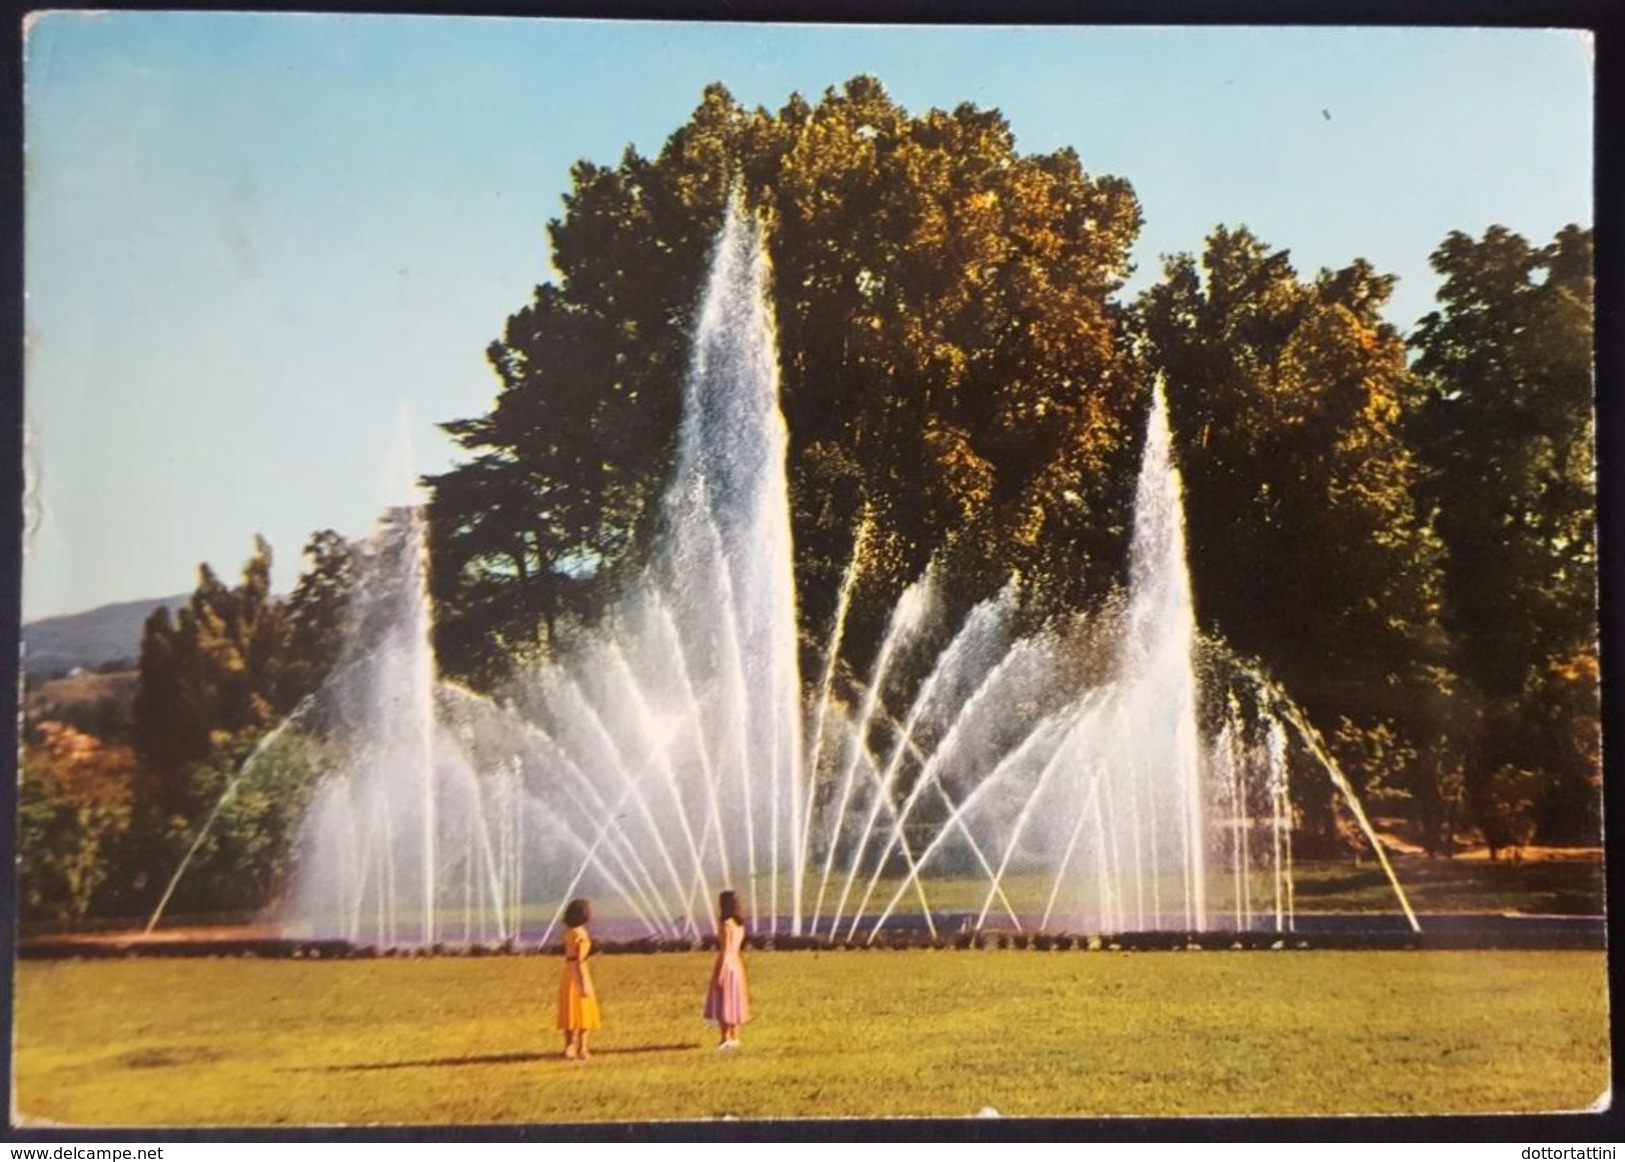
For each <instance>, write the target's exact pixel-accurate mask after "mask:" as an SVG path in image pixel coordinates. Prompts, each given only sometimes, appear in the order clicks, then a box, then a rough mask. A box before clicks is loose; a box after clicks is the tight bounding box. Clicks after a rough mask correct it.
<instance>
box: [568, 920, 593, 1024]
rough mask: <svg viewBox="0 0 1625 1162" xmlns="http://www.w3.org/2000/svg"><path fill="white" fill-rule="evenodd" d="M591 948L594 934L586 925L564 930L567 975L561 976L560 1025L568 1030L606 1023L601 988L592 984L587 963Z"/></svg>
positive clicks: (590, 970)
mask: <svg viewBox="0 0 1625 1162" xmlns="http://www.w3.org/2000/svg"><path fill="white" fill-rule="evenodd" d="M591 952H592V937H591V936H589V935H588V934H587V929H586V927H585V926H582V927H580V928H571V929H570V930H569V931H567V932H565V934H564V975H563V976H562V977H560V978H559V1028H560V1029H561V1030H563V1031H564V1032H566V1033H568V1032H571V1031H572V1030H575V1029H596V1028H598V1027H599V1026H600V1025H602V1024H603V1020H602V1018H601V1017H599V1015H598V990H597V989H595V988H593V985H592V969H591V968H589V967H588V966H587V956H588V955H589V954H590V953H591Z"/></svg>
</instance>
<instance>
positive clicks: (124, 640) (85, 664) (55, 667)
mask: <svg viewBox="0 0 1625 1162" xmlns="http://www.w3.org/2000/svg"><path fill="white" fill-rule="evenodd" d="M188 599H189V598H188V595H186V594H182V595H181V596H179V597H152V598H148V599H147V600H145V601H123V602H120V603H118V604H117V605H103V606H101V607H100V608H99V609H89V610H86V611H85V612H84V613H67V614H63V615H62V616H60V617H42V618H40V619H39V620H38V621H30V622H27V623H25V624H24V625H23V629H22V643H23V672H24V674H26V675H27V676H28V678H29V679H30V680H33V681H39V680H42V679H45V678H51V677H56V676H58V675H61V674H66V673H68V672H70V671H72V670H76V669H81V668H82V669H87V670H88V669H94V668H95V667H97V666H102V665H106V664H107V663H109V662H130V663H132V664H133V663H134V661H135V660H136V658H137V657H138V656H139V655H140V653H141V628H142V626H144V625H145V624H146V621H147V618H148V617H149V616H151V614H152V611H153V610H154V609H156V608H158V606H160V605H166V606H168V607H169V608H170V609H175V608H177V607H178V606H181V605H184V604H186V602H187V600H188Z"/></svg>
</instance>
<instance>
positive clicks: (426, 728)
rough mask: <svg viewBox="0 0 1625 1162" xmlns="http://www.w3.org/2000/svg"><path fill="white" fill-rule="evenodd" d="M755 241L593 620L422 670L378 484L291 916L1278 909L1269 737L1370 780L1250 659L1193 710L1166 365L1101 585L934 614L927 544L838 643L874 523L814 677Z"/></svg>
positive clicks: (1283, 920) (1130, 915) (318, 708)
mask: <svg viewBox="0 0 1625 1162" xmlns="http://www.w3.org/2000/svg"><path fill="white" fill-rule="evenodd" d="M768 273H769V271H768V260H767V257H766V254H765V252H764V248H763V243H762V240H761V237H760V234H759V231H758V229H757V227H756V225H755V224H754V223H753V222H752V221H751V219H750V217H749V216H748V215H747V214H746V213H745V212H744V211H743V210H742V208H741V207H740V206H739V204H738V203H737V200H736V201H735V204H734V205H733V206H732V207H731V208H730V210H729V212H728V214H727V218H726V221H725V223H724V225H723V228H722V230H721V233H720V235H719V238H718V241H717V244H716V248H715V251H714V254H713V257H712V263H711V269H710V273H709V277H708V280H707V284H706V289H705V292H704V298H703V301H702V304H701V310H700V312H699V316H698V322H697V325H696V331H695V339H694V350H693V354H692V361H691V367H690V372H689V376H688V380H687V387H686V395H685V407H684V418H683V422H682V428H681V431H680V436H679V443H678V455H677V463H676V467H675V472H674V475H673V478H672V482H671V484H670V488H669V491H668V493H667V496H666V500H665V507H664V510H663V527H662V532H661V537H660V549H659V551H658V553H657V554H656V556H655V559H654V560H653V561H652V563H651V564H650V566H649V569H648V572H647V574H646V575H645V576H644V577H643V578H642V580H641V582H640V583H638V584H637V585H634V586H632V587H631V589H630V591H629V592H628V594H627V595H626V596H625V597H624V598H623V599H622V600H621V601H620V603H619V604H618V605H617V607H616V608H615V609H613V610H612V611H611V612H610V614H609V615H608V616H607V617H606V618H605V620H604V623H603V625H602V627H601V628H600V629H599V630H597V631H595V632H593V633H592V634H591V635H590V636H588V637H587V638H586V639H585V640H582V641H580V642H578V643H576V644H575V645H574V646H573V647H572V648H571V649H570V650H569V651H568V653H567V654H566V655H565V656H562V657H560V658H558V659H556V660H555V661H552V662H549V663H547V664H545V665H542V666H540V667H538V668H536V669H535V670H533V671H532V672H530V673H527V674H523V675H520V676H519V678H518V679H517V680H516V682H515V683H514V685H513V686H512V688H511V689H509V690H508V691H506V692H505V693H504V695H503V696H502V698H501V699H500V700H493V699H489V698H485V697H482V696H480V695H477V694H474V693H472V692H470V691H467V690H463V689H460V688H458V687H456V686H454V685H452V684H449V683H445V682H439V681H437V680H436V678H435V674H434V667H433V661H432V653H431V650H430V643H429V635H430V628H431V624H430V605H429V600H428V595H427V590H426V580H425V578H426V572H427V571H426V569H425V567H424V561H425V548H424V532H423V524H422V520H421V518H420V516H419V515H418V514H417V513H416V512H415V511H414V510H411V509H398V510H392V511H391V512H390V514H389V515H388V516H387V517H386V520H385V521H384V523H383V525H382V527H381V528H380V531H379V532H378V534H377V535H375V536H374V537H373V538H372V539H371V540H370V541H369V542H368V543H367V548H366V553H365V557H366V559H365V561H364V562H363V568H362V570H361V578H362V579H361V582H360V586H359V596H358V598H357V599H356V601H355V609H354V625H353V627H352V632H351V644H350V647H349V649H348V651H347V653H346V655H345V657H344V659H343V660H342V661H341V663H340V665H339V667H338V668H337V670H336V671H335V674H334V676H333V678H332V679H330V680H329V682H328V683H327V685H326V686H324V688H323V689H322V690H321V691H320V692H319V693H318V694H317V695H316V696H315V697H314V698H313V700H312V704H311V705H310V706H309V707H307V708H302V710H301V715H300V724H299V725H300V728H301V729H303V730H307V731H310V732H312V733H314V734H316V735H318V736H319V737H320V738H321V739H322V740H323V743H322V745H323V746H324V747H326V748H327V753H329V754H330V755H331V756H332V762H331V764H330V766H329V768H328V769H327V771H326V773H325V775H324V778H323V780H322V782H321V784H320V785H319V787H318V789H317V792H316V795H315V798H314V800H313V802H312V804H311V806H310V808H309V810H308V811H307V813H306V816H305V819H304V822H303V825H302V828H301V831H300V836H299V841H298V842H299V851H298V861H297V867H296V872H295V875H294V878H293V881H292V883H291V885H290V886H289V890H288V892H287V895H286V899H285V902H284V905H283V908H282V923H283V925H284V929H285V931H287V932H288V933H289V934H290V935H296V936H304V937H329V938H340V939H345V940H349V941H352V942H357V943H363V944H374V945H378V946H432V945H437V944H448V943H449V944H458V943H489V942H511V943H516V944H519V943H535V942H538V941H541V942H545V941H547V940H549V939H550V938H552V937H553V935H554V934H555V932H556V930H557V924H558V918H559V914H560V912H561V910H562V908H563V905H564V902H565V901H566V900H568V899H569V898H570V897H571V896H573V895H588V896H591V897H592V898H593V900H594V904H595V911H596V918H595V926H596V927H598V928H599V929H600V930H601V931H603V932H604V933H606V934H608V935H610V936H611V937H613V936H616V935H620V936H632V935H651V936H661V937H668V938H675V939H687V940H692V939H694V938H697V937H699V936H701V935H704V934H707V933H709V931H710V928H711V921H710V919H709V913H710V909H711V906H712V901H714V899H715V897H716V893H717V891H718V890H719V889H721V888H724V887H733V888H735V889H737V890H739V891H740V892H741V895H742V897H743V898H744V900H745V901H746V902H747V905H748V909H749V912H750V915H751V917H752V923H753V927H755V928H756V929H757V930H759V931H760V930H771V931H775V932H779V933H784V934H792V935H797V936H802V937H806V938H822V939H829V940H846V941H866V940H873V939H874V938H875V937H876V935H877V934H878V933H880V932H882V931H887V930H897V929H919V930H921V931H925V932H929V933H931V934H940V933H941V932H942V931H943V930H944V929H945V928H952V929H955V930H966V929H981V928H983V927H986V926H988V925H990V924H991V925H998V926H1001V927H1004V928H1015V929H1022V930H1034V929H1038V930H1048V931H1070V932H1078V933H1081V932H1092V933H1100V932H1126V931H1156V930H1169V931H1182V932H1197V931H1203V930H1210V929H1215V928H1222V929H1238V930H1245V929H1256V928H1270V929H1273V930H1277V931H1284V930H1287V929H1289V928H1290V927H1291V925H1292V918H1293V898H1292V879H1291V836H1292V803H1291V795H1290V786H1289V779H1288V777H1287V774H1288V769H1289V767H1290V766H1291V765H1293V763H1294V762H1296V763H1297V764H1299V765H1300V766H1302V765H1305V764H1309V763H1313V764H1315V765H1317V766H1322V767H1324V768H1325V769H1326V770H1327V771H1328V773H1329V775H1330V777H1332V778H1333V779H1334V780H1335V781H1336V782H1337V783H1338V785H1339V787H1340V788H1341V789H1342V790H1343V791H1344V792H1345V793H1347V794H1348V795H1349V798H1350V802H1351V803H1353V804H1354V808H1355V811H1356V813H1357V814H1358V805H1357V803H1354V801H1353V798H1352V792H1351V791H1350V789H1349V788H1348V786H1347V783H1346V781H1344V780H1342V777H1341V774H1340V773H1338V772H1336V770H1335V764H1334V763H1332V762H1331V759H1330V757H1329V756H1328V755H1327V753H1326V751H1325V749H1324V747H1322V746H1320V744H1319V740H1318V738H1316V737H1315V736H1314V735H1313V732H1312V731H1311V730H1309V728H1308V726H1307V723H1306V722H1305V721H1304V720H1303V718H1302V716H1301V715H1299V714H1297V713H1296V711H1295V709H1292V708H1291V707H1290V702H1289V700H1287V699H1285V697H1284V695H1282V694H1280V692H1279V691H1278V690H1275V689H1274V688H1272V687H1269V686H1268V683H1267V680H1266V679H1265V678H1264V677H1263V675H1262V674H1259V673H1257V672H1251V673H1249V674H1244V675H1241V676H1239V677H1234V678H1233V682H1234V688H1229V689H1227V691H1223V692H1220V694H1219V695H1218V696H1216V697H1210V698H1209V700H1208V701H1209V703H1210V704H1215V703H1216V704H1218V705H1220V707H1221V709H1220V710H1219V711H1218V712H1217V714H1216V715H1215V714H1214V713H1212V712H1211V711H1204V701H1203V694H1204V687H1203V684H1202V683H1199V681H1198V678H1197V665H1196V662H1197V658H1198V655H1199V652H1200V649H1201V643H1200V641H1199V637H1198V634H1197V631H1196V624H1195V619H1194V616H1193V613H1192V605H1191V591H1190V579H1189V574H1188V571H1187V569H1186V565H1185V546H1184V529H1183V514H1182V508H1181V484H1180V478H1179V473H1178V469H1177V467H1176V465H1175V463H1174V459H1173V454H1172V449H1171V440H1170V435H1169V428H1168V420H1167V407H1166V402H1165V400H1164V398H1163V391H1162V389H1161V387H1160V385H1159V386H1158V388H1157V389H1156V391H1155V392H1154V401H1153V405H1152V408H1151V411H1150V416H1149V421H1148V427H1147V436H1146V442H1145V451H1144V458H1143V464H1142V468H1141V472H1140V477H1139V484H1138V491H1137V494H1136V509H1135V524H1134V532H1133V541H1132V550H1131V577H1130V584H1129V588H1128V591H1127V594H1126V598H1125V599H1124V601H1123V602H1122V605H1121V607H1120V608H1118V609H1116V611H1115V612H1106V613H1097V614H1096V615H1095V616H1094V617H1092V618H1090V619H1087V620H1085V619H1082V618H1079V619H1077V620H1076V621H1074V622H1072V623H1068V624H1064V625H1055V626H1051V627H1049V628H1047V629H1045V630H1043V631H1042V632H1039V633H1035V634H1028V635H1026V636H1018V635H1017V634H1016V633H1015V631H1014V629H1013V625H1012V622H1013V615H1014V613H1015V612H1016V609H1017V606H1018V604H1019V601H1020V593H1019V589H1018V587H1017V585H1016V584H1015V583H1014V582H1012V583H1011V584H1010V585H1009V586H1007V587H1006V588H1005V590H1004V591H1003V592H1001V593H1000V594H998V595H997V596H995V597H993V598H991V599H989V600H988V601H985V602H983V603H982V604H980V605H978V606H977V607H976V608H975V609H973V610H972V611H971V612H970V613H969V615H968V616H967V617H966V618H965V619H964V621H963V623H962V624H960V625H958V626H957V627H948V626H945V625H943V624H942V622H943V618H942V615H941V613H940V611H939V605H940V602H939V600H938V598H939V594H938V593H937V584H938V582H937V578H936V576H935V574H934V573H933V572H931V571H929V570H928V571H927V573H926V575H925V576H924V577H922V578H921V579H920V580H919V581H917V582H916V583H915V584H914V585H913V586H911V587H910V588H909V589H908V590H906V591H905V592H904V594H903V595H902V597H901V599H900V600H899V601H898V603H897V605H896V607H895V609H894V611H893V614H892V617H891V620H890V623H889V625H888V627H887V629H886V631H885V634H884V637H883V639H882V640H881V641H880V642H878V643H876V645H875V648H874V653H873V660H872V663H871V664H870V667H869V669H868V671H867V673H866V674H865V675H863V676H862V677H861V678H860V677H858V676H856V675H852V674H849V673H846V672H844V671H841V670H840V667H838V666H837V663H836V658H837V657H840V656H849V653H850V652H849V651H846V650H844V649H843V646H845V645H846V643H845V642H844V641H843V637H844V634H845V612H846V609H847V602H848V599H849V596H850V593H851V591H852V587H853V585H854V583H855V579H856V578H857V576H858V573H859V571H860V570H861V568H862V562H863V557H864V552H863V542H864V538H865V536H866V529H867V524H866V523H863V524H860V526H859V529H858V531H857V533H856V537H855V543H854V549H853V554H852V565H851V569H850V571H849V574H848V576H847V578H846V580H845V583H844V585H843V587H842V590H841V594H840V600H839V602H838V604H837V609H836V614H835V617H834V619H833V620H834V624H833V626H832V628H831V631H830V637H829V641H828V643H827V645H826V647H825V649H826V653H825V658H826V660H825V664H824V666H823V668H822V670H821V673H820V674H819V675H818V676H817V680H816V681H815V683H814V684H813V685H812V687H811V692H810V696H804V690H803V686H802V681H801V675H800V673H799V669H798V660H797V648H796V646H797V643H796V632H795V626H796V595H795V591H794V587H793V583H792V545H791V536H790V520H789V503H788V496H787V486H786V474H785V449H786V443H787V439H786V431H785V425H784V420H783V418H782V416H781V414H780V411H779V408H778V365H777V351H776V341H775V333H774V322H773V317H772V312H771V308H770V305H769V298H768V293H767V284H768ZM944 642H945V643H946V644H942V643H944ZM922 657H923V658H924V659H925V661H924V663H920V662H919V659H920V658H922ZM904 659H913V660H914V663H913V664H911V665H903V664H902V662H903V660H904ZM905 671H906V675H905ZM920 674H923V675H924V676H923V677H920V676H919V675H920ZM900 675H904V676H900ZM1204 718H1206V719H1207V720H1208V721H1207V724H1206V726H1205V727H1204ZM244 774H245V775H246V774H247V771H246V769H245V772H244ZM1359 817H1360V819H1361V821H1362V823H1364V817H1363V815H1360V816H1359ZM1367 831H1368V834H1369V826H1368V825H1367ZM1373 844H1374V846H1375V847H1376V848H1377V850H1378V852H1379V854H1380V852H1381V847H1380V844H1375V840H1374V837H1373ZM1390 876H1391V869H1390ZM1395 888H1396V891H1397V890H1398V884H1397V881H1395ZM945 898H946V899H951V901H952V906H951V907H950V906H944V905H943V904H941V903H940V902H939V901H940V900H941V899H945ZM1401 900H1402V901H1403V895H1402V893H1401ZM1406 911H1407V913H1409V908H1408V905H1406ZM1412 923H1413V925H1414V917H1412Z"/></svg>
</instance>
